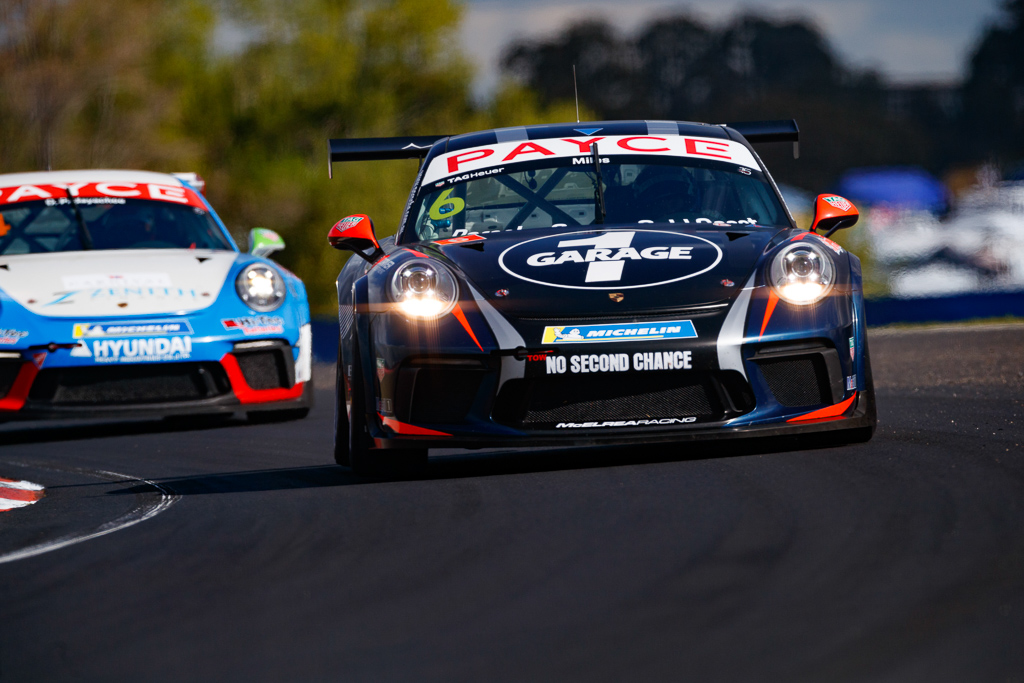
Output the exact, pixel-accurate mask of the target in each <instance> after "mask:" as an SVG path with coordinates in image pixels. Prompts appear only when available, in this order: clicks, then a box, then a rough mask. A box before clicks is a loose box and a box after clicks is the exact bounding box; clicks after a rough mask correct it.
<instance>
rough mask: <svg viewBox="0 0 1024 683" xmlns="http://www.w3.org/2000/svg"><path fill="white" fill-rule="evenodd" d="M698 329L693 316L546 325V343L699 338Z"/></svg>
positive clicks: (543, 341) (543, 339) (544, 338)
mask: <svg viewBox="0 0 1024 683" xmlns="http://www.w3.org/2000/svg"><path fill="white" fill-rule="evenodd" d="M696 337H697V330H696V329H695V328H694V327H693V323H692V322H691V321H689V320H662V321H658V322H649V323H622V324H616V325H574V326H570V325H562V326H559V327H545V328H544V336H543V337H542V338H541V343H542V344H588V343H596V342H618V341H650V340H654V339H695V338H696Z"/></svg>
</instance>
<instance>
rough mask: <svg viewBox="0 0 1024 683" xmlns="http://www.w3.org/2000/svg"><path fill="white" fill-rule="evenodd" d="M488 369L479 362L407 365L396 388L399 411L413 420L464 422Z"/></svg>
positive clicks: (405, 420)
mask: <svg viewBox="0 0 1024 683" xmlns="http://www.w3.org/2000/svg"><path fill="white" fill-rule="evenodd" d="M487 373H488V370H487V368H485V367H482V366H481V365H480V364H479V363H468V364H465V365H461V366H460V365H455V364H447V365H441V366H439V367H430V366H423V365H421V366H418V367H417V366H412V367H403V368H402V369H401V370H400V371H399V373H398V384H397V387H396V390H395V415H396V416H397V417H398V419H399V420H402V421H404V422H411V423H413V424H419V423H428V424H429V423H434V424H437V423H441V424H453V423H458V422H462V421H463V420H464V419H465V418H466V416H467V415H468V414H469V412H470V410H471V409H472V407H473V403H474V402H475V401H476V399H477V395H478V394H479V393H480V384H481V382H483V380H484V378H485V377H486V376H487Z"/></svg>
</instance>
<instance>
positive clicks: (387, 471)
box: [334, 342, 427, 477]
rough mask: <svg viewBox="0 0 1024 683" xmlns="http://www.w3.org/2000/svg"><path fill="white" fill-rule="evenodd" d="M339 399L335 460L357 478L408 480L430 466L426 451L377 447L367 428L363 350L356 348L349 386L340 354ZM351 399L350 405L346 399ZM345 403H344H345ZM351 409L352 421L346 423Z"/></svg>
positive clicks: (356, 346)
mask: <svg viewBox="0 0 1024 683" xmlns="http://www.w3.org/2000/svg"><path fill="white" fill-rule="evenodd" d="M338 368H339V369H338V381H339V384H338V387H339V390H338V392H337V393H338V396H337V400H336V401H335V406H336V407H335V412H334V416H335V417H334V420H335V428H334V460H335V462H337V463H338V464H339V465H348V466H349V467H351V468H352V471H353V472H354V473H355V474H359V475H363V476H385V477H394V476H408V475H410V474H415V473H418V472H421V471H422V470H424V469H425V468H426V465H427V449H426V448H388V449H377V448H374V447H373V440H372V439H371V438H370V434H369V430H368V429H367V427H366V409H365V408H364V405H365V402H366V394H365V393H364V392H363V373H362V372H360V370H359V368H360V365H359V346H358V344H356V343H355V342H353V345H352V381H351V385H347V384H346V383H345V373H344V365H343V364H342V358H341V351H340V348H339V351H338ZM346 395H347V401H346V400H345V399H346ZM343 401H344V402H343ZM346 404H347V405H348V411H347V412H348V416H347V417H348V419H347V420H346V419H343V417H344V413H343V412H342V411H343V410H344V406H345V405H346Z"/></svg>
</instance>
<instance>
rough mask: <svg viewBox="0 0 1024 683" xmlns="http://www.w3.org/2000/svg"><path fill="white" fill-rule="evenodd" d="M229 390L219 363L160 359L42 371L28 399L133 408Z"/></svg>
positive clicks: (64, 403)
mask: <svg viewBox="0 0 1024 683" xmlns="http://www.w3.org/2000/svg"><path fill="white" fill-rule="evenodd" d="M229 391H230V385H229V384H228V378H227V376H226V375H225V374H224V370H223V368H221V366H220V363H159V364H153V365H140V364H131V365H120V366H119V365H113V366H98V367H84V368H51V369H44V370H42V371H40V373H39V375H38V376H37V377H36V380H35V382H34V383H33V384H32V390H31V391H30V393H29V397H28V398H29V401H30V402H33V403H45V404H49V405H54V406H78V405H97V406H109V405H127V406H130V405H135V404H139V403H174V402H178V401H197V400H201V399H205V398H214V397H216V396H221V395H223V394H226V393H228V392H229Z"/></svg>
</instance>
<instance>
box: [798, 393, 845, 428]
mask: <svg viewBox="0 0 1024 683" xmlns="http://www.w3.org/2000/svg"><path fill="white" fill-rule="evenodd" d="M856 398H857V392H856V391H855V392H853V396H851V397H850V398H848V399H846V400H845V401H843V402H842V403H837V404H835V405H834V406H829V407H828V408H822V409H821V410H815V411H814V412H812V413H807V414H806V415H797V416H796V417H792V418H790V419H788V420H786V422H803V421H804V420H823V419H828V418H833V419H835V418H838V417H841V416H842V414H843V413H845V412H846V411H847V409H849V407H850V406H852V405H853V401H854V399H856Z"/></svg>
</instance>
